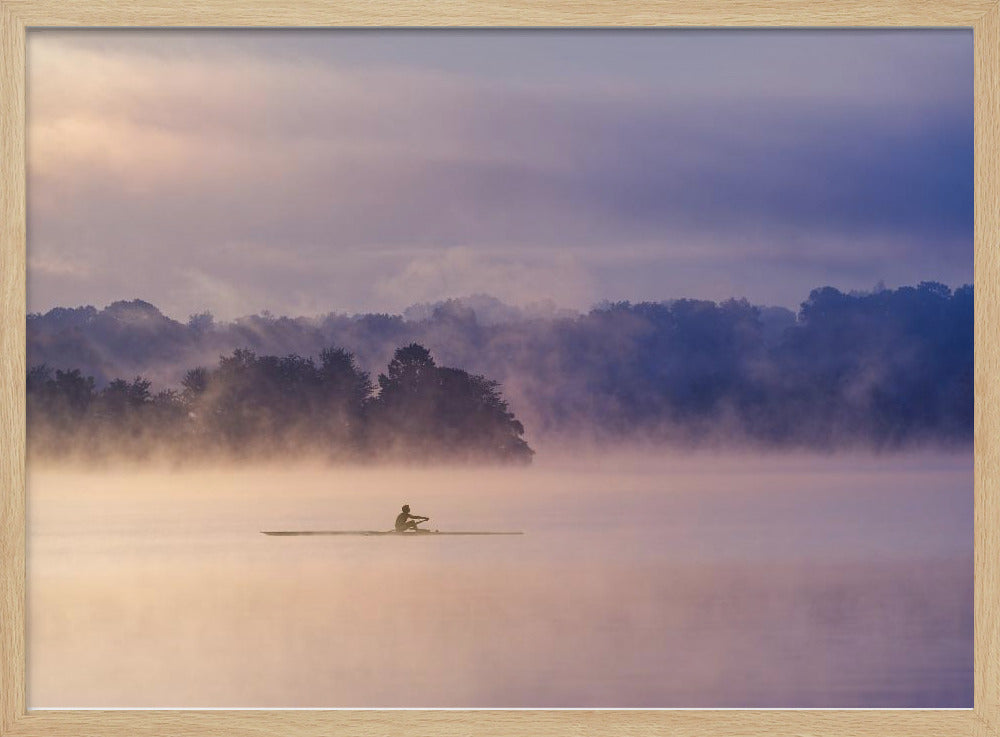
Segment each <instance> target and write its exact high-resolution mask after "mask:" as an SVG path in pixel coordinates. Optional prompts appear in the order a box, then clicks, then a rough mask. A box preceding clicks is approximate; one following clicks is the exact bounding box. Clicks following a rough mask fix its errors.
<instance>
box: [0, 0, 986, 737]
mask: <svg viewBox="0 0 1000 737" xmlns="http://www.w3.org/2000/svg"><path fill="white" fill-rule="evenodd" d="M719 2H721V0H719ZM719 2H714V1H713V0H696V2H692V3H683V2H679V1H678V0H629V1H628V2H623V3H616V2H615V0H586V1H584V2H579V3H574V2H571V1H570V0H545V2H544V3H539V4H538V5H532V4H530V3H527V2H526V3H523V4H521V5H517V6H511V5H510V4H503V5H502V4H500V3H498V2H495V0H490V1H489V2H485V3H479V4H476V3H472V2H462V1H461V0H457V1H451V0H431V1H430V2H427V3H424V4H423V5H421V6H419V7H417V6H407V5H406V4H400V5H399V6H388V5H375V6H372V5H370V4H369V3H368V2H367V1H366V0H346V1H345V2H340V3H338V4H337V5H336V6H335V7H333V6H331V5H330V4H329V3H327V2H324V1H322V0H296V2H295V4H294V5H295V7H289V6H288V5H286V4H282V3H281V2H273V1H272V0H267V1H266V2H260V3H256V4H253V5H249V4H248V3H246V2H240V1H239V0H214V1H212V2H205V3H200V2H197V0H182V1H181V2H177V3H175V4H173V5H170V4H156V3H153V2H148V1H144V2H139V3H134V4H130V5H125V4H124V2H123V4H121V5H116V4H115V3H91V2H81V1H80V0H65V1H64V2H60V1H59V0H0V174H2V179H0V290H2V291H0V325H2V326H3V329H2V330H0V452H2V458H0V493H2V496H0V660H2V662H0V735H2V736H6V735H18V736H20V735H67V737H70V736H72V737H77V736H78V735H85V734H105V733H112V734H122V735H125V734H139V733H144V734H168V733H170V734H177V733H189V734H203V735H224V734H225V735H233V734H246V735H264V734H271V733H273V732H275V731H278V730H280V731H282V732H286V731H294V733H295V734H301V735H314V734H315V735H328V734H330V731H331V729H338V730H343V731H345V732H346V731H350V732H352V733H353V732H359V733H369V734H375V733H384V732H385V731H386V730H388V729H392V730H393V731H394V732H402V731H406V732H408V733H417V734H427V733H433V734H435V735H441V736H442V737H447V736H448V735H468V734H470V733H471V729H472V728H471V725H470V721H473V722H475V733H476V734H478V735H509V734H512V733H513V734H517V733H522V732H525V731H529V730H530V731H531V732H532V733H534V734H540V735H546V734H553V735H555V734H578V733H580V732H610V731H611V730H614V729H620V728H621V727H622V726H623V725H622V720H623V718H624V719H627V720H628V722H629V724H628V728H629V729H630V730H633V729H635V730H640V731H642V732H643V733H647V732H648V733H650V734H652V733H657V732H665V731H669V732H670V733H671V734H676V735H687V734H691V735H694V734H704V733H706V732H707V731H713V732H717V733H725V734H734V735H736V734H747V735H763V734H773V735H802V734H817V735H819V734H822V735H833V734H851V735H867V734H871V735H882V734H886V733H887V732H886V730H893V733H896V731H898V730H902V731H903V732H906V733H913V734H918V733H919V734H921V735H954V734H969V735H974V737H1000V499H997V498H996V495H995V494H993V495H991V494H989V493H987V492H989V491H991V490H995V489H996V486H997V482H998V481H1000V452H998V449H997V448H996V447H992V446H993V445H995V444H996V440H997V439H998V438H1000V412H996V411H994V412H986V411H984V408H985V407H987V406H992V407H996V406H998V405H1000V353H998V352H997V351H996V350H995V349H993V350H991V351H989V352H984V351H982V350H980V348H981V347H982V345H983V340H984V337H985V336H987V335H991V334H993V333H994V332H995V331H996V326H997V325H1000V155H998V151H1000V51H998V49H1000V0H960V1H959V0H953V1H951V2H943V3H940V4H925V3H918V2H912V3H907V4H896V3H891V2H888V1H886V2H879V3H869V2H865V0H845V2H833V1H832V0H827V1H826V2H817V3H810V2H809V0H792V1H791V2H787V3H782V4H774V5H772V6H770V7H768V8H757V7H754V5H753V3H742V2H740V3H732V5H731V6H724V7H720V5H719ZM333 14H335V15H336V16H337V18H336V20H335V21H331V19H330V16H331V15H333ZM668 14H669V16H670V18H671V23H670V24H669V25H670V26H672V27H680V26H692V25H704V24H705V23H706V22H711V23H712V24H713V25H719V26H796V25H797V26H810V27H815V26H823V27H836V26H854V27H859V26H866V25H884V26H900V25H902V26H922V27H923V26H963V27H965V26H968V27H972V29H973V31H974V33H975V41H974V53H975V69H976V71H975V100H976V103H975V104H976V129H975V145H976V150H977V155H976V173H975V177H976V215H975V232H976V235H975V242H976V246H975V251H976V264H975V284H976V295H977V296H976V303H975V310H976V317H975V321H976V334H977V342H976V347H977V350H976V358H975V376H976V378H975V387H976V417H975V437H976V440H975V451H976V452H975V456H976V460H975V467H976V470H975V477H976V502H975V515H976V521H975V524H976V541H977V545H976V551H975V566H976V602H975V617H976V626H975V671H976V682H975V706H974V708H973V709H971V710H900V711H896V710H843V711H839V710H838V711H822V710H821V711H761V710H704V711H701V710H697V711H670V712H662V711H561V712H559V711H418V712H412V711H407V712H399V711H387V712H378V711H340V710H335V711H42V712H28V711H27V708H26V704H27V702H26V691H25V688H26V680H25V665H26V660H25V622H26V620H25V604H26V601H25V572H26V565H25V564H26V561H25V552H26V551H25V541H26V536H25V527H24V520H25V494H24V492H25V458H24V381H25V366H26V362H25V348H26V337H25V317H26V315H25V312H26V285H25V276H26V258H25V256H26V252H25V238H26V209H25V135H24V133H25V70H24V62H25V39H26V33H27V29H28V27H62V26H67V27H69V26H162V27H167V26H219V27H221V26H246V27H253V26H262V27H267V26H273V25H281V26H285V27H289V26H363V25H368V26H372V25H374V26H381V25H390V26H467V27H468V26H489V25H499V26H507V27H513V26H591V27H595V26H596V27H610V26H655V25H663V23H662V18H663V17H664V16H665V15H668ZM428 18H431V20H428ZM887 18H891V20H892V23H891V24H890V23H887V22H886V19H887ZM983 151H987V152H989V154H990V157H989V158H987V157H986V156H985V155H980V152H983ZM984 294H987V295H989V299H983V298H982V296H983V295H984ZM665 714H669V715H670V716H669V718H668V719H665Z"/></svg>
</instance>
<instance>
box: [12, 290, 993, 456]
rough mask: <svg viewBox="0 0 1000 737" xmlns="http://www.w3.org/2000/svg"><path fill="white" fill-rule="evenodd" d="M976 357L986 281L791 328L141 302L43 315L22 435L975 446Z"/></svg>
mask: <svg viewBox="0 0 1000 737" xmlns="http://www.w3.org/2000/svg"><path fill="white" fill-rule="evenodd" d="M401 345H402V346H405V347H404V348H399V347H398V346H401ZM424 346H426V348H425V347H424ZM973 350H974V334H973V289H972V287H971V286H970V285H966V286H962V287H959V288H957V289H955V290H952V289H950V288H949V287H947V286H945V285H942V284H938V283H935V282H922V283H920V284H918V285H916V286H912V287H911V286H904V287H899V288H896V289H885V288H881V287H880V288H877V289H875V290H872V291H870V292H863V293H844V292H841V291H839V290H837V289H834V288H832V287H823V288H819V289H815V290H813V291H812V292H811V293H810V294H809V296H808V298H807V299H806V300H805V301H804V302H803V303H802V304H801V305H800V308H799V310H798V312H797V313H793V312H791V311H790V310H786V309H783V308H780V307H766V306H757V305H752V304H750V303H749V302H748V301H746V300H735V299H732V300H727V301H723V302H711V301H706V300H690V299H679V300H673V301H664V302H641V303H629V302H607V303H603V304H600V305H597V306H595V307H594V308H593V309H591V310H589V311H587V312H585V313H576V312H571V311H566V310H558V309H556V308H554V307H553V306H551V305H546V304H540V305H532V306H527V307H512V306H509V305H504V304H502V303H500V302H499V301H497V300H495V299H493V298H490V297H487V296H476V297H470V298H465V299H455V300H448V301H445V302H440V303H435V304H425V305H415V306H414V307H412V308H410V309H409V310H407V311H406V312H405V313H404V314H402V315H387V314H381V315H379V314H363V315H344V314H338V313H331V314H328V315H322V316H317V317H298V318H292V317H275V316H273V315H270V314H267V313H262V314H259V315H253V316H248V317H244V318H239V319H237V320H234V321H232V322H216V321H215V319H214V318H213V316H212V315H210V314H208V313H201V314H197V315H193V316H192V317H191V318H190V319H189V320H188V322H187V323H181V322H177V321H175V320H172V319H171V318H169V317H166V316H165V315H163V314H162V313H160V312H159V310H157V309H156V307H154V306H153V305H150V304H149V303H146V302H142V301H141V300H134V301H130V302H116V303H113V304H111V305H109V306H108V307H106V308H104V309H102V310H98V309H96V308H94V307H80V308H71V309H67V308H58V309H54V310H51V311H49V312H46V313H44V314H33V315H30V316H29V319H28V357H29V366H31V367H32V368H31V369H30V370H29V376H28V404H29V409H28V416H29V426H30V427H29V430H30V438H31V444H32V446H34V447H35V448H36V449H37V450H39V452H43V453H45V454H52V453H58V452H62V450H61V449H63V448H74V447H78V445H79V443H80V442H81V441H82V442H83V445H84V446H85V447H90V446H94V447H95V448H96V447H97V446H100V447H102V448H105V450H103V451H100V452H110V450H108V449H114V451H115V452H126V453H128V454H131V455H135V454H141V453H143V452H151V450H150V449H156V448H163V447H169V448H175V449H180V451H179V452H180V454H181V455H197V454H198V453H206V452H209V451H212V452H216V451H217V452H224V453H227V454H236V455H247V454H252V455H255V456H258V455H262V454H263V455H267V454H282V453H287V452H290V451H291V450H295V449H297V450H299V451H302V450H303V449H309V450H310V452H320V453H321V454H323V455H325V456H329V457H334V458H338V457H369V458H384V457H399V456H407V455H408V456H411V457H420V458H428V459H430V458H451V459H462V458H468V459H492V460H500V461H517V462H523V461H526V460H529V459H530V458H531V456H532V449H531V448H530V447H529V446H528V444H527V442H526V441H525V438H526V437H527V439H528V440H530V442H531V443H532V444H536V443H537V442H543V443H563V444H572V443H575V442H579V441H582V440H586V441H588V442H594V443H597V444H599V445H607V444H613V443H634V442H638V441H641V442H646V443H653V444H657V445H663V444H666V445H672V446H681V447H690V446H695V445H713V444H714V445H719V444H726V445H734V444H735V445H745V446H751V447H761V448H764V447H772V448H809V449H820V450H825V449H829V450H834V449H842V448H869V449H875V450H894V449H905V448H910V447H915V446H923V445H935V446H968V445H969V444H970V443H971V440H972V432H973V407H974V401H973ZM431 351H432V352H433V354H434V355H435V356H437V357H439V359H440V360H441V361H442V362H443V363H446V364H447V365H449V366H462V367H463V369H455V368H446V367H444V366H438V365H437V364H436V363H435V361H434V359H433V358H432V357H431V353H430V352H431ZM220 356H222V358H221V359H220V358H219V357H220ZM386 363H388V368H387V369H386V371H385V372H384V373H380V374H378V375H377V381H375V382H373V381H371V379H370V377H371V375H372V374H373V373H374V369H375V367H376V366H385V365H386ZM216 364H217V365H216ZM213 365H214V366H215V367H214V368H211V369H209V368H205V366H213ZM199 366H200V367H201V368H197V367H199ZM121 377H135V378H128V379H123V378H121ZM486 377H489V378H486ZM515 414H516V417H515ZM522 423H523V424H522ZM88 452H89V451H88ZM94 452H95V453H97V452H98V451H96V450H95V451H94Z"/></svg>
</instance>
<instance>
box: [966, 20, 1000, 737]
mask: <svg viewBox="0 0 1000 737" xmlns="http://www.w3.org/2000/svg"><path fill="white" fill-rule="evenodd" d="M973 33H974V34H975V44H974V49H975V51H974V53H975V101H976V103H975V104H976V114H975V120H976V130H975V147H976V151H977V155H976V173H975V177H976V208H975V210H976V215H975V218H976V219H975V242H976V247H975V254H976V264H975V284H976V290H977V292H976V302H975V315H976V317H975V321H976V326H975V329H976V335H977V340H976V352H975V396H976V408H975V459H976V460H975V464H976V474H975V477H976V501H975V537H976V549H975V570H976V587H975V592H976V603H975V618H976V621H975V673H976V683H975V698H974V703H975V707H974V710H975V713H976V716H977V717H978V718H980V719H981V720H982V721H983V724H984V725H986V727H987V728H988V729H990V730H991V734H994V735H995V734H998V733H1000V502H998V499H997V497H996V493H995V492H996V489H997V482H998V480H1000V472H998V468H997V448H996V444H997V438H1000V415H998V412H997V411H996V408H997V406H998V401H1000V357H998V353H997V350H996V348H995V346H994V348H993V349H992V350H990V351H983V350H980V349H981V348H982V347H983V343H984V341H985V340H986V339H987V337H988V336H996V334H997V332H996V331H997V326H998V325H1000V307H998V304H1000V209H998V208H1000V154H998V150H1000V4H994V5H993V6H992V8H991V9H990V10H989V11H988V12H987V13H985V14H983V16H982V17H981V18H980V19H979V20H978V21H977V22H976V24H975V25H974V26H973ZM985 152H988V153H989V156H987V155H985ZM985 295H988V298H986V299H984V296H985ZM987 407H992V408H993V411H992V412H986V408H987Z"/></svg>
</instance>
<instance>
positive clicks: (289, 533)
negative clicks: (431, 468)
mask: <svg viewBox="0 0 1000 737" xmlns="http://www.w3.org/2000/svg"><path fill="white" fill-rule="evenodd" d="M261 532H262V534H264V535H272V536H276V537H299V536H304V535H360V536H364V537H371V536H375V535H391V536H393V537H427V536H429V535H523V534H524V533H523V532H478V531H455V532H448V531H445V532H441V531H438V530H419V531H417V532H396V531H395V530H261Z"/></svg>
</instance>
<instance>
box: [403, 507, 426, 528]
mask: <svg viewBox="0 0 1000 737" xmlns="http://www.w3.org/2000/svg"><path fill="white" fill-rule="evenodd" d="M429 519H430V517H421V516H420V515H418V514H410V505H409V504H404V505H403V511H402V512H400V513H399V514H398V515H396V532H406V531H407V530H413V531H414V532H419V531H420V528H418V527H417V525H418V524H420V523H421V522H426V521H427V520H429Z"/></svg>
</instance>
